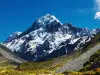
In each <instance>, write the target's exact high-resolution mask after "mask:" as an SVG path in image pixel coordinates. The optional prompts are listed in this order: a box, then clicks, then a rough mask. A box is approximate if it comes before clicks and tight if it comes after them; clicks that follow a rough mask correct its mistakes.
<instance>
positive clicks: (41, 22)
mask: <svg viewBox="0 0 100 75" xmlns="http://www.w3.org/2000/svg"><path fill="white" fill-rule="evenodd" d="M52 22H57V23H60V24H62V23H61V22H60V21H59V20H58V19H57V18H56V17H55V16H54V15H50V14H46V15H45V16H42V17H40V18H38V19H37V20H36V23H37V24H39V25H47V24H51V23H52Z"/></svg>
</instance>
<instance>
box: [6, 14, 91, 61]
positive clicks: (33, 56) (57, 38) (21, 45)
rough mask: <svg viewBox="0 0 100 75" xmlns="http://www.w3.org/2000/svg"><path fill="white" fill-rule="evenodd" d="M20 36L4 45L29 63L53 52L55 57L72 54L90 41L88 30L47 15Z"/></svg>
mask: <svg viewBox="0 0 100 75" xmlns="http://www.w3.org/2000/svg"><path fill="white" fill-rule="evenodd" d="M20 35H21V36H20ZM20 35H19V36H20V37H16V38H14V39H12V40H11V41H8V42H5V43H4V45H6V46H7V47H8V48H10V49H11V50H12V51H13V52H16V53H18V54H19V56H21V57H22V58H24V59H26V60H30V61H38V60H40V59H41V58H43V57H44V58H45V57H46V56H49V55H51V54H53V53H54V52H55V51H57V52H56V54H54V55H56V56H59V55H63V54H66V53H70V52H73V51H75V50H78V49H79V48H81V46H82V45H83V44H85V43H86V42H88V41H90V40H91V37H92V33H91V31H90V30H89V29H87V28H78V27H75V26H73V25H71V24H62V23H61V22H60V21H59V20H58V19H57V18H56V17H55V16H53V15H49V14H47V15H45V16H43V17H40V18H39V19H37V20H36V21H35V22H34V23H33V25H32V26H31V27H30V28H29V29H28V30H26V31H25V32H23V33H21V34H20ZM60 51H61V52H60ZM53 57H54V56H52V57H50V58H53Z"/></svg>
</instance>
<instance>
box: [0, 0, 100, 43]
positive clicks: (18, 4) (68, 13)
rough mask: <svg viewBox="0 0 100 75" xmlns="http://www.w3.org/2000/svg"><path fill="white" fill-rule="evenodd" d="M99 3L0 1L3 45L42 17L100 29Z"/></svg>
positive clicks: (99, 0) (84, 0) (79, 0)
mask: <svg viewBox="0 0 100 75" xmlns="http://www.w3.org/2000/svg"><path fill="white" fill-rule="evenodd" d="M99 11H100V0H0V35H1V37H0V41H4V40H5V39H6V38H7V36H8V35H10V34H12V33H13V32H16V31H24V30H25V29H27V28H28V27H30V26H31V24H32V23H33V22H34V21H35V20H36V19H37V18H38V17H40V16H43V15H45V14H48V13H49V14H52V15H55V16H56V17H57V18H58V19H59V20H60V21H61V22H62V23H67V22H69V23H72V24H73V25H75V26H78V27H87V28H89V29H93V28H100V12H99Z"/></svg>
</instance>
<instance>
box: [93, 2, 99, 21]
mask: <svg viewBox="0 0 100 75" xmlns="http://www.w3.org/2000/svg"><path fill="white" fill-rule="evenodd" d="M94 8H95V10H96V14H95V16H94V19H98V20H100V0H95V7H94Z"/></svg>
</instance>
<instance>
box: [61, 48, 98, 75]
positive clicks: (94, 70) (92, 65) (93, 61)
mask: <svg viewBox="0 0 100 75" xmlns="http://www.w3.org/2000/svg"><path fill="white" fill-rule="evenodd" d="M63 74H64V75H100V50H98V51H97V52H96V53H95V54H93V55H92V56H91V57H90V59H89V60H88V61H87V62H86V63H85V64H84V67H83V68H82V69H81V70H80V71H78V72H74V71H73V72H68V71H65V72H63Z"/></svg>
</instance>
